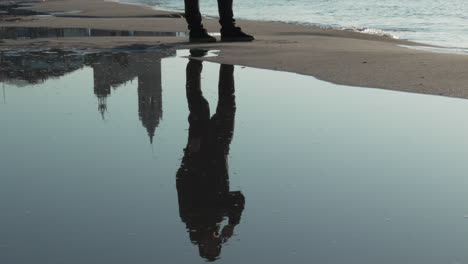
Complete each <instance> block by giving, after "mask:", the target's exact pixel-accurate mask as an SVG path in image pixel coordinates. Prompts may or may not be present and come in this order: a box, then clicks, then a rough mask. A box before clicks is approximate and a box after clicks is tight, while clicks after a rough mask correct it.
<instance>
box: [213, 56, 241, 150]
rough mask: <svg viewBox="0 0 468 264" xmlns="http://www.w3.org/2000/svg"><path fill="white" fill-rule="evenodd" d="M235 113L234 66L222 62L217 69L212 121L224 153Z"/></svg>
mask: <svg viewBox="0 0 468 264" xmlns="http://www.w3.org/2000/svg"><path fill="white" fill-rule="evenodd" d="M235 113H236V101H235V95H234V66H233V65H226V64H222V65H221V67H220V70H219V85H218V106H217V108H216V114H215V115H214V116H213V121H214V126H215V128H214V130H215V134H216V141H217V145H218V147H220V148H221V149H220V150H222V151H223V152H224V154H225V155H227V154H228V153H229V145H230V144H231V139H232V135H233V133H234V118H235Z"/></svg>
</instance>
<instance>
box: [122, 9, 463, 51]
mask: <svg viewBox="0 0 468 264" xmlns="http://www.w3.org/2000/svg"><path fill="white" fill-rule="evenodd" d="M120 1H122V2H128V3H140V4H145V5H149V6H153V7H155V8H162V9H167V10H178V11H181V10H183V7H184V6H183V1H181V0H177V1H174V0H120ZM200 2H201V3H200V5H201V8H202V13H203V14H206V15H217V4H216V1H214V0H210V1H206V0H205V1H203V0H202V1H200ZM234 9H235V10H234V11H235V15H236V17H237V18H244V19H253V20H265V21H282V22H287V23H298V24H305V25H319V26H323V27H333V28H340V29H350V30H357V31H363V32H365V33H371V34H389V35H391V36H394V37H397V38H401V39H409V40H413V41H417V42H423V43H429V44H435V45H440V46H443V47H450V48H461V49H464V48H468V34H466V29H467V28H468V19H467V18H468V5H467V4H466V1H465V0H445V1H442V0H414V1H406V0H382V1H372V0H283V1H279V0H257V1H251V0H235V1H234Z"/></svg>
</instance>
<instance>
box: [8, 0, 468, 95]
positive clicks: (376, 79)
mask: <svg viewBox="0 0 468 264" xmlns="http://www.w3.org/2000/svg"><path fill="white" fill-rule="evenodd" d="M32 9H33V10H37V11H43V12H57V11H62V12H63V11H70V10H80V11H81V12H80V13H77V14H62V15H60V16H56V17H24V18H22V19H21V20H19V21H16V22H2V26H4V27H7V26H11V27H51V28H101V29H110V30H140V31H164V32H184V31H187V29H186V23H185V20H184V19H183V17H181V16H180V13H177V12H169V11H164V10H155V9H153V8H148V7H144V6H142V5H139V4H131V3H129V4H127V3H120V2H115V1H105V0H56V1H45V2H40V3H36V4H34V6H33V8H32ZM203 23H204V24H205V26H206V28H207V29H208V31H211V32H218V29H219V26H218V23H217V20H216V19H210V18H206V19H204V21H203ZM238 24H239V25H240V26H241V27H242V28H243V29H244V30H245V31H246V32H247V33H251V34H253V35H254V36H255V37H256V41H254V42H251V43H223V42H217V43H209V44H208V43H207V44H193V43H188V42H187V41H188V40H187V38H186V37H91V38H54V39H32V40H31V39H27V40H25V39H22V40H4V41H3V42H0V51H1V50H11V49H14V50H18V49H24V50H28V49H50V48H59V49H77V50H79V49H83V50H92V49H116V48H126V47H127V48H131V49H135V47H144V48H173V49H190V48H205V49H212V50H220V54H219V56H218V57H211V58H203V60H208V61H213V62H218V63H225V64H235V65H243V66H249V67H255V68H263V69H271V70H278V71H286V72H294V73H298V74H304V75H310V76H314V77H316V78H318V79H320V80H324V81H328V82H332V83H337V84H342V85H349V86H359V87H370V88H383V89H390V90H396V91H404V92H412V93H424V94H433V95H443V96H451V97H460V98H468V76H467V74H466V73H467V72H468V56H465V55H460V54H445V53H434V52H432V51H427V50H417V49H409V48H407V47H402V46H401V45H404V46H425V47H436V46H431V45H425V44H422V43H415V42H411V41H406V40H396V39H391V38H388V37H380V36H376V35H370V34H364V33H356V32H349V31H345V30H336V29H324V28H319V27H313V26H300V25H293V24H286V23H282V22H264V21H251V20H238Z"/></svg>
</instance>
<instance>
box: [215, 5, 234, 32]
mask: <svg viewBox="0 0 468 264" xmlns="http://www.w3.org/2000/svg"><path fill="white" fill-rule="evenodd" d="M218 11H219V23H220V24H221V26H222V27H223V28H232V27H234V22H235V20H234V14H233V12H232V0H218Z"/></svg>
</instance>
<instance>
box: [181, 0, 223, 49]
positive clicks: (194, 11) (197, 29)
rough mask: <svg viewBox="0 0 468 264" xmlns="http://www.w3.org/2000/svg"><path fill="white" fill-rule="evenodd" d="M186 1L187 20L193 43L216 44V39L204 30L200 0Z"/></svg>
mask: <svg viewBox="0 0 468 264" xmlns="http://www.w3.org/2000/svg"><path fill="white" fill-rule="evenodd" d="M184 1H185V20H187V24H188V29H189V30H190V41H191V42H216V38H214V37H212V36H210V35H208V33H207V32H206V30H205V29H204V28H203V24H202V16H201V13H200V5H199V0H184Z"/></svg>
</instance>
